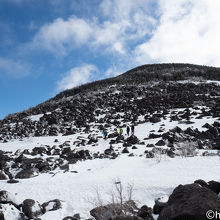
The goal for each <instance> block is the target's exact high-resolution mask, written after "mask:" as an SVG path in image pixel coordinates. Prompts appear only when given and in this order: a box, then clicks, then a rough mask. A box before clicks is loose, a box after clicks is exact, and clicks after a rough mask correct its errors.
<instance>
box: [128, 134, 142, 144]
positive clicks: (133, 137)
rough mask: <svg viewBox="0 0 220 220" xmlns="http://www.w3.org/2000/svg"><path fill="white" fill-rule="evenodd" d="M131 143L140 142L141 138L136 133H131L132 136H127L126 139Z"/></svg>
mask: <svg viewBox="0 0 220 220" xmlns="http://www.w3.org/2000/svg"><path fill="white" fill-rule="evenodd" d="M126 141H127V142H128V143H129V144H138V143H139V139H138V138H137V136H135V135H131V136H130V137H128V138H127V140H126Z"/></svg>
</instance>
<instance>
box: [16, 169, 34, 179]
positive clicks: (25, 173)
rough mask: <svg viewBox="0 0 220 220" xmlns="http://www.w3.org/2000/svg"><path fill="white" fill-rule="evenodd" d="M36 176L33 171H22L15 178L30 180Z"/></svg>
mask: <svg viewBox="0 0 220 220" xmlns="http://www.w3.org/2000/svg"><path fill="white" fill-rule="evenodd" d="M33 176H34V170H33V169H26V170H22V171H20V172H19V173H17V175H16V176H15V178H16V179H28V178H31V177H33Z"/></svg>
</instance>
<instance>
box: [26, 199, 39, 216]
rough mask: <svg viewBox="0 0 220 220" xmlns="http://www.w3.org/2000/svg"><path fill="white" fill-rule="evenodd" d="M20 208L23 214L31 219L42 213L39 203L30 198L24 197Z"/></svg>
mask: <svg viewBox="0 0 220 220" xmlns="http://www.w3.org/2000/svg"><path fill="white" fill-rule="evenodd" d="M22 210H23V212H24V214H25V215H26V216H27V217H28V218H31V219H32V218H36V217H38V216H40V215H42V207H41V205H40V204H39V203H38V202H36V201H34V200H32V199H25V200H24V201H23V204H22Z"/></svg>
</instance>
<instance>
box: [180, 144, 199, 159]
mask: <svg viewBox="0 0 220 220" xmlns="http://www.w3.org/2000/svg"><path fill="white" fill-rule="evenodd" d="M197 145H198V144H197V142H195V141H184V142H182V143H178V144H177V149H178V151H179V154H180V156H182V157H194V156H196V155H197V154H198V151H197Z"/></svg>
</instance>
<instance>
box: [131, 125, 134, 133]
mask: <svg viewBox="0 0 220 220" xmlns="http://www.w3.org/2000/svg"><path fill="white" fill-rule="evenodd" d="M131 134H133V135H134V125H131Z"/></svg>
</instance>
